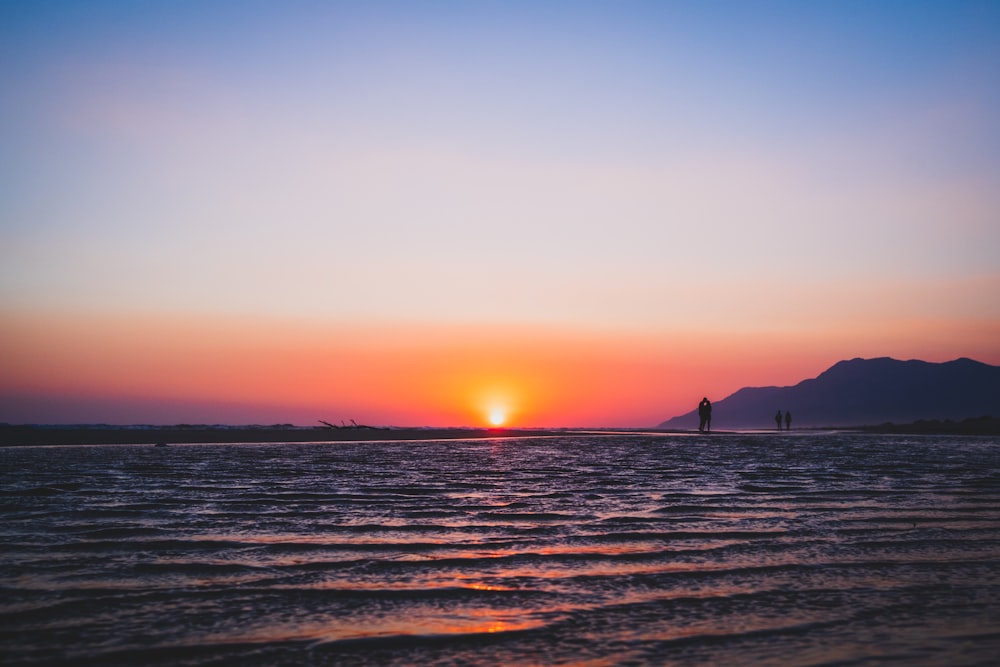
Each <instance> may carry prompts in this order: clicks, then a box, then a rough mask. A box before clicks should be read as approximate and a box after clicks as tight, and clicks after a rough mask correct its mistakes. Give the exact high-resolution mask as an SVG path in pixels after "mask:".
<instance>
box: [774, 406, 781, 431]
mask: <svg viewBox="0 0 1000 667" xmlns="http://www.w3.org/2000/svg"><path fill="white" fill-rule="evenodd" d="M774 423H775V424H777V425H778V430H779V431H780V430H781V410H778V414H776V415H774Z"/></svg>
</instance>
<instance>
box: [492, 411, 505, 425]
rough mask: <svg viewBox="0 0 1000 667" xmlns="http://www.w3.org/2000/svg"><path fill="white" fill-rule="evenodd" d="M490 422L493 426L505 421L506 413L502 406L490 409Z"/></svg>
mask: <svg viewBox="0 0 1000 667" xmlns="http://www.w3.org/2000/svg"><path fill="white" fill-rule="evenodd" d="M489 419H490V424H492V425H493V426H500V425H501V424H503V423H504V422H505V421H507V413H506V412H505V411H504V409H503V408H493V409H492V410H490V417H489Z"/></svg>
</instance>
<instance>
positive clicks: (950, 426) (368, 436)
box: [0, 417, 1000, 447]
mask: <svg viewBox="0 0 1000 667" xmlns="http://www.w3.org/2000/svg"><path fill="white" fill-rule="evenodd" d="M835 431H841V432H843V431H848V432H855V433H872V434H893V435H972V436H974V435H1000V419H997V418H993V417H980V418H973V419H966V420H963V421H950V420H944V421H938V420H929V421H917V422H913V423H910V424H891V423H887V424H880V425H870V426H843V427H826V428H801V429H793V430H792V431H771V430H769V429H761V430H730V429H724V430H719V431H713V432H712V433H707V434H703V433H699V432H698V431H697V430H683V429H659V428H648V429H642V428H485V427H481V428H479V427H382V428H377V427H368V426H360V427H340V428H328V427H322V426H315V427H309V426H292V425H288V424H280V425H273V426H225V425H203V424H199V425H175V426H152V425H134V426H117V425H109V424H73V425H65V426H63V425H40V424H18V425H15V424H0V447H31V446H64V445H170V444H178V445H180V444H237V443H247V444H264V443H282V442H288V443H310V442H313V443H319V442H378V441H391V440H399V441H413V440H471V439H483V438H525V437H555V436H567V435H609V436H610V435H684V436H699V435H701V436H707V437H710V436H711V435H714V434H718V435H725V434H738V433H747V434H750V433H752V434H769V433H771V434H775V435H782V434H788V433H800V434H804V433H815V432H835Z"/></svg>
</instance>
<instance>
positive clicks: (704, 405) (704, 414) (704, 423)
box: [698, 398, 712, 432]
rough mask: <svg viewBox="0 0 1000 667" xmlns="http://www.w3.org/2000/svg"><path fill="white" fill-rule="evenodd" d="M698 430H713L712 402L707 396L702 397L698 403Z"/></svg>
mask: <svg viewBox="0 0 1000 667" xmlns="http://www.w3.org/2000/svg"><path fill="white" fill-rule="evenodd" d="M698 430H699V431H702V432H711V430H712V402H711V401H709V400H708V399H707V398H703V399H701V403H699V404H698Z"/></svg>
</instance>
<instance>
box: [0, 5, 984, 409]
mask: <svg viewBox="0 0 1000 667" xmlns="http://www.w3.org/2000/svg"><path fill="white" fill-rule="evenodd" d="M998 71H1000V4H998V3H996V2H963V1H961V0H955V1H947V2H945V1H942V2H920V1H917V0H912V1H906V2H890V1H885V2H872V1H854V0H839V1H833V2H823V1H816V2H766V1H765V2H722V1H714V0H708V1H706V2H638V1H630V0H620V1H611V0H606V1H602V2H589V1H586V0H583V1H577V2H560V1H557V0H553V1H550V2H517V1H510V2H493V1H490V0H485V1H482V2H457V1H456V2H439V1H426V2H423V1H420V0H415V1H410V2H379V1H377V0H376V1H367V2H299V1H294V0H292V1H288V2H256V1H253V0H247V1H241V2H228V1H221V0H220V1H208V2H204V1H197V2H194V1H190V2H189V1H186V0H179V1H174V2H154V1H145V0H130V1H122V2H117V1H105V0H92V1H90V2H70V1H66V2H61V1H55V0H31V1H20V0H2V1H0V422H8V423H112V424H176V423H213V424H214V423H228V424H272V423H294V424H300V425H310V424H312V425H315V424H317V420H320V419H322V420H326V421H331V422H340V421H341V420H348V421H349V420H350V419H355V420H356V421H357V422H359V423H367V424H376V425H429V426H459V425H484V424H486V423H487V422H488V420H489V418H490V415H491V414H494V413H496V414H498V415H502V417H503V420H504V424H505V425H509V426H567V427H576V426H580V427H583V426H621V427H626V426H628V427H644V426H653V425H655V424H658V423H659V422H661V421H664V420H666V419H668V418H670V417H672V416H675V415H677V414H681V413H685V412H688V411H689V410H691V409H693V408H694V407H695V406H696V405H697V403H698V401H699V400H700V399H701V397H702V396H708V397H710V398H711V399H713V400H719V399H721V398H724V397H725V396H727V395H729V394H731V393H733V392H735V391H736V390H738V389H740V388H741V387H744V386H771V385H778V386H783V385H790V384H795V383H797V382H799V381H801V380H803V379H806V378H809V377H814V376H816V375H818V374H819V373H820V372H822V371H823V370H825V369H826V368H828V367H829V366H831V365H833V364H834V363H836V362H837V361H839V360H841V359H850V358H855V357H880V356H891V357H895V358H901V359H911V358H919V359H925V360H927V361H948V360H951V359H955V358H958V357H971V358H974V359H977V360H979V361H983V362H986V363H990V364H1000V77H998V76H997V75H996V73H997V72H998Z"/></svg>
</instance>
